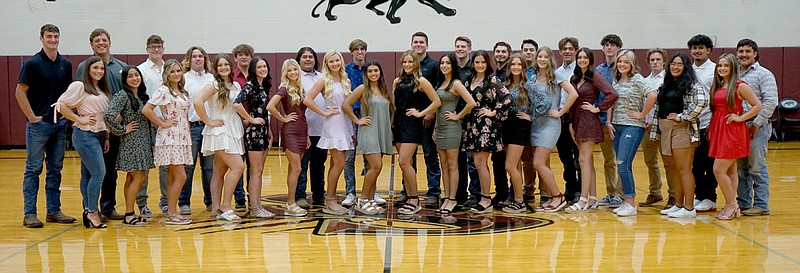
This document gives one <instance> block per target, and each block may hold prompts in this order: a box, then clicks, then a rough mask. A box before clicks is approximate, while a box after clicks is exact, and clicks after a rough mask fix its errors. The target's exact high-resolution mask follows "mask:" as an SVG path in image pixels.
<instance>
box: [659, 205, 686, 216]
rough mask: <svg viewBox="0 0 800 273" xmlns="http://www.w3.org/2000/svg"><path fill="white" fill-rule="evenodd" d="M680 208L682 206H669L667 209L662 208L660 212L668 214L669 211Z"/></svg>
mask: <svg viewBox="0 0 800 273" xmlns="http://www.w3.org/2000/svg"><path fill="white" fill-rule="evenodd" d="M680 209H682V208H679V207H678V206H671V207H669V208H668V209H662V210H661V211H660V212H661V215H669V214H670V213H673V212H676V211H679V210H680Z"/></svg>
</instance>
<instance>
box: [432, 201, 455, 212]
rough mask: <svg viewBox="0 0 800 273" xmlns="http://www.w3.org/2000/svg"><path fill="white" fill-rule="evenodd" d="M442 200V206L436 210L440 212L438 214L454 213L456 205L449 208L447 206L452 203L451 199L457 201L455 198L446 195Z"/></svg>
mask: <svg viewBox="0 0 800 273" xmlns="http://www.w3.org/2000/svg"><path fill="white" fill-rule="evenodd" d="M442 201H443V202H442V206H441V207H439V209H437V210H436V211H435V212H436V213H438V214H442V215H449V214H451V213H453V210H454V209H455V205H454V206H453V207H450V208H447V207H445V206H447V205H448V204H449V203H450V201H453V202H455V200H453V199H450V197H445V198H442Z"/></svg>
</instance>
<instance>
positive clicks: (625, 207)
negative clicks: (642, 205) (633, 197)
mask: <svg viewBox="0 0 800 273" xmlns="http://www.w3.org/2000/svg"><path fill="white" fill-rule="evenodd" d="M619 207H620V210H619V211H617V216H635V215H636V214H638V212H637V211H636V207H634V206H633V205H631V204H628V202H623V203H622V205H620V206H619Z"/></svg>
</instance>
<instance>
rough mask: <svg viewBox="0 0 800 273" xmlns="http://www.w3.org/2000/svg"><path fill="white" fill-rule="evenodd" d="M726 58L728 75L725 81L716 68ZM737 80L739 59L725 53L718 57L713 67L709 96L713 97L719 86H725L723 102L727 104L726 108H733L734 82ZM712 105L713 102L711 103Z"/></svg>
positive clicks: (734, 102)
mask: <svg viewBox="0 0 800 273" xmlns="http://www.w3.org/2000/svg"><path fill="white" fill-rule="evenodd" d="M722 60H726V61H728V66H729V67H730V73H729V74H730V75H728V81H727V82H726V81H725V79H724V78H723V77H722V76H720V75H719V73H718V72H717V69H719V67H720V61H722ZM738 81H739V61H738V60H737V59H736V57H735V56H733V54H730V53H725V54H722V56H720V57H719V59H718V60H717V66H716V67H714V81H713V82H711V92H710V94H711V97H712V98H713V97H714V93H716V92H717V90H719V89H720V88H725V104H727V105H728V109H730V110H733V106H734V105H735V104H736V82H738ZM712 107H713V104H712Z"/></svg>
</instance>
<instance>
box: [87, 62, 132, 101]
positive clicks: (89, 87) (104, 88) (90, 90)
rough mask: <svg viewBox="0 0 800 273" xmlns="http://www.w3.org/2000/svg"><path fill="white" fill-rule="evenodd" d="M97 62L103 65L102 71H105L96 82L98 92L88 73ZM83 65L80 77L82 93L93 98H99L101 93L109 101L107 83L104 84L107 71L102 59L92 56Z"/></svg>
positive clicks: (109, 93)
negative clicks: (93, 96)
mask: <svg viewBox="0 0 800 273" xmlns="http://www.w3.org/2000/svg"><path fill="white" fill-rule="evenodd" d="M97 62H100V63H101V64H103V70H104V71H105V72H104V73H103V77H102V78H100V80H99V81H97V87H98V88H99V90H98V88H95V87H94V86H95V84H94V82H92V81H93V79H92V74H91V73H90V72H91V70H92V65H93V64H95V63H97ZM85 64H86V65H84V66H83V73H81V76H82V78H81V82H83V91H85V92H86V93H89V94H92V95H95V96H99V95H100V93H103V94H106V97H108V98H109V99H110V98H111V92H110V91H109V90H108V82H106V77H107V76H108V69H107V67H106V64H105V63H103V59H102V58H100V57H98V56H92V57H89V59H86V62H85ZM123 80H124V79H123ZM117 91H119V90H117Z"/></svg>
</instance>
